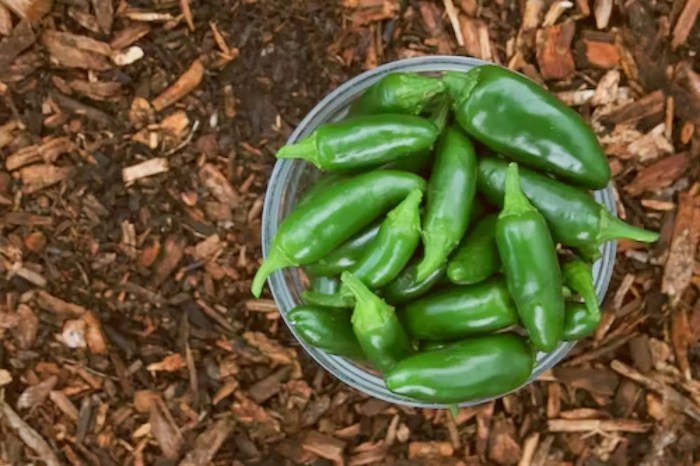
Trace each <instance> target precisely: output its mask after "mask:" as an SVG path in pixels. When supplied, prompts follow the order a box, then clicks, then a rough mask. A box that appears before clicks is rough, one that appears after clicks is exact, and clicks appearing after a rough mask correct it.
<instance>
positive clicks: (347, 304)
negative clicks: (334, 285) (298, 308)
mask: <svg viewBox="0 0 700 466" xmlns="http://www.w3.org/2000/svg"><path fill="white" fill-rule="evenodd" d="M301 300H302V301H304V304H309V305H314V306H322V307H332V308H338V309H351V308H352V307H353V306H354V305H355V300H354V299H352V296H347V295H345V294H343V293H340V291H339V290H338V291H335V292H332V293H323V292H320V291H316V290H304V291H302V292H301Z"/></svg>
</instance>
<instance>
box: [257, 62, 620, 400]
mask: <svg viewBox="0 0 700 466" xmlns="http://www.w3.org/2000/svg"><path fill="white" fill-rule="evenodd" d="M480 65H496V66H500V65H498V64H495V63H492V62H487V61H483V60H479V59H476V58H471V57H464V56H452V55H428V56H421V57H412V58H405V59H400V60H395V61H391V62H388V63H384V64H382V65H380V66H377V67H376V68H374V69H372V70H368V71H365V72H362V73H360V74H359V75H357V76H355V77H353V78H351V79H349V80H347V81H345V82H343V83H341V84H340V85H339V86H338V87H336V88H335V89H334V90H332V91H331V92H330V93H328V94H327V95H326V96H325V97H323V99H321V100H320V101H319V102H318V103H317V104H316V105H315V106H314V107H313V108H312V109H311V110H310V111H309V112H308V113H307V114H306V115H305V117H304V118H303V119H302V120H301V122H299V124H298V125H297V127H296V128H295V129H294V131H293V132H292V133H291V135H290V136H289V138H288V139H287V144H291V143H294V142H296V141H299V140H300V139H302V138H303V137H305V136H307V135H308V134H309V133H311V131H313V130H314V129H315V128H316V127H317V126H318V124H321V123H323V122H325V121H329V119H330V117H332V116H333V113H334V112H335V113H337V112H338V109H339V108H346V107H347V104H348V103H349V102H350V101H351V100H352V99H353V98H354V97H355V96H357V95H359V93H360V92H361V91H363V90H364V89H365V88H367V87H368V86H369V85H371V84H372V83H374V82H375V81H377V80H379V79H380V78H381V77H383V76H384V75H386V74H388V73H391V72H395V71H411V72H419V73H420V72H440V71H446V70H456V71H467V70H468V69H469V68H473V67H475V66H480ZM528 79H529V78H528ZM338 102H343V103H341V104H339V103H338ZM343 105H344V106H343ZM303 163H304V162H300V161H297V160H278V161H277V162H276V163H275V166H274V168H273V170H272V173H271V175H270V178H269V180H268V187H267V190H266V192H265V201H264V204H263V212H262V222H261V233H262V235H261V241H262V253H263V258H267V255H268V252H269V249H270V246H271V244H272V238H273V236H274V233H275V232H276V229H277V227H278V226H279V224H278V222H276V220H277V219H278V213H279V212H280V211H281V208H282V205H283V200H284V199H285V198H288V197H292V198H294V197H295V195H296V190H297V188H298V186H294V185H293V186H291V189H292V191H291V193H290V192H286V190H283V189H282V188H280V185H282V186H283V185H284V184H285V183H283V181H285V180H288V179H289V178H290V176H291V173H292V170H293V169H294V168H295V165H294V164H303ZM298 166H299V165H297V167H298ZM281 181H282V182H281ZM613 189H614V188H613V183H612V181H611V182H610V184H609V185H608V186H607V187H606V188H605V189H603V190H598V191H595V192H594V193H593V195H594V198H595V199H596V201H597V202H599V203H601V204H602V205H604V206H605V207H606V208H607V209H608V210H609V211H610V212H611V213H612V214H613V215H615V216H616V215H617V209H616V205H615V195H614V192H613ZM601 252H602V255H601V258H600V259H599V260H598V261H596V263H595V264H594V266H593V272H594V282H595V286H596V294H597V296H598V300H599V302H602V300H603V298H604V297H605V295H606V293H607V290H608V287H609V284H610V280H611V277H612V273H613V269H614V265H615V252H616V242H615V241H609V242H607V243H605V244H604V245H602V246H601ZM292 269H296V268H292ZM284 274H285V270H278V271H275V272H273V273H272V274H271V275H270V277H269V278H268V281H267V283H268V286H269V287H270V291H271V293H272V296H273V299H274V301H275V304H276V306H277V308H278V311H279V312H280V314H281V316H282V319H283V320H284V322H285V324H286V325H287V328H288V329H289V331H290V332H291V333H292V335H294V337H295V339H296V340H297V342H298V343H299V344H300V345H301V346H302V348H304V350H305V351H306V353H307V354H308V355H309V356H311V357H312V359H314V360H315V362H316V363H317V364H319V365H320V366H321V367H322V368H323V369H324V370H326V371H327V372H328V373H330V374H331V375H332V376H333V377H335V378H336V379H338V380H340V381H341V382H343V383H344V384H346V385H348V386H350V387H352V388H354V389H356V390H358V391H359V392H361V393H363V394H365V395H368V396H372V397H374V398H377V399H380V400H382V401H385V402H387V403H392V404H398V405H403V406H409V407H413V408H428V409H445V408H448V407H449V406H451V405H449V404H444V403H432V402H425V401H421V400H417V399H414V398H410V397H407V396H402V395H398V394H396V393H393V392H391V391H389V389H388V388H387V387H386V385H385V383H384V379H383V378H382V377H379V376H376V375H373V374H371V373H369V372H367V371H366V370H364V369H362V368H360V367H359V366H357V365H356V364H355V363H352V362H350V361H349V360H348V359H346V358H344V357H342V356H336V355H331V354H329V353H328V352H326V351H324V350H321V349H320V348H315V347H313V346H311V345H309V344H308V343H306V342H305V341H304V340H303V339H302V338H301V337H300V336H299V334H298V333H297V331H296V329H295V328H294V326H293V325H292V324H291V322H289V320H288V318H287V313H288V312H289V311H290V310H291V309H292V307H293V306H294V305H298V304H299V303H298V302H297V303H295V302H294V300H293V298H292V296H291V292H290V290H289V287H288V285H287V282H286V280H285V279H284ZM575 345H576V342H562V343H560V344H559V345H558V346H557V348H556V349H555V350H553V351H552V352H550V353H547V355H546V356H544V358H538V361H537V363H536V366H535V367H534V368H533V371H532V373H531V375H530V377H529V378H528V380H527V381H525V382H524V383H523V384H521V385H520V386H518V387H516V388H514V389H513V390H510V391H508V392H506V393H502V394H499V395H495V396H490V397H486V398H483V399H479V400H470V401H465V402H461V403H455V404H456V405H457V406H459V407H468V406H476V405H480V404H483V403H485V402H488V401H491V400H496V399H499V398H503V397H505V396H507V395H509V394H511V393H513V392H516V391H518V390H520V389H521V388H523V387H525V386H527V385H529V384H530V383H532V382H534V381H535V380H536V379H537V378H539V377H540V375H542V373H544V372H545V371H547V370H549V369H552V368H553V367H555V366H556V365H557V364H559V363H560V362H561V361H562V360H563V359H564V358H565V357H566V356H567V355H568V354H569V352H570V351H571V350H572V349H573V347H574V346H575Z"/></svg>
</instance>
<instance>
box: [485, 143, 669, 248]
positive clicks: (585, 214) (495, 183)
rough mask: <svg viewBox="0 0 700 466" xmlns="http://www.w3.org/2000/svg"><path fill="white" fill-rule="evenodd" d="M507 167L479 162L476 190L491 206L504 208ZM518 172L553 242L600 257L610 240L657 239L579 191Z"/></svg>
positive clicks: (496, 162)
mask: <svg viewBox="0 0 700 466" xmlns="http://www.w3.org/2000/svg"><path fill="white" fill-rule="evenodd" d="M507 166H508V165H507V163H506V162H504V161H502V160H498V159H495V158H491V157H481V158H480V159H479V166H478V168H479V177H478V189H479V191H480V192H481V193H482V194H483V195H484V196H485V197H486V199H487V200H488V201H489V202H491V203H492V204H496V205H503V195H504V192H505V178H506V169H507ZM519 171H520V181H521V185H522V190H523V192H524V193H525V195H526V196H527V198H528V199H529V200H530V202H532V204H533V205H534V206H535V207H536V208H537V210H538V211H539V212H540V213H541V214H542V215H543V216H544V217H545V219H546V220H547V223H548V224H549V227H550V229H551V231H552V234H553V235H554V239H555V240H556V241H557V242H560V243H562V244H563V245H565V246H569V247H572V248H576V249H578V250H580V251H582V252H584V253H585V254H586V256H587V258H591V259H593V258H595V257H597V256H599V255H600V252H599V249H600V246H601V245H602V244H603V243H605V242H606V241H609V240H612V239H618V238H627V239H632V240H635V241H643V242H652V241H656V240H657V239H658V237H659V235H658V234H657V233H653V232H650V231H646V230H643V229H641V228H637V227H633V226H632V225H628V224H627V223H625V222H623V221H622V220H620V219H619V218H617V217H614V216H613V215H612V214H610V212H609V211H608V210H607V209H606V208H605V206H604V205H601V204H598V203H597V202H596V201H595V199H593V198H592V197H591V196H590V195H589V194H588V193H586V192H584V191H582V190H580V189H576V188H574V187H572V186H567V185H565V184H564V183H561V182H559V181H556V180H553V179H551V178H549V177H547V176H544V175H540V174H539V173H535V172H534V171H531V170H527V169H525V168H520V170H519Z"/></svg>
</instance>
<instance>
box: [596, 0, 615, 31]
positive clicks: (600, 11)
mask: <svg viewBox="0 0 700 466" xmlns="http://www.w3.org/2000/svg"><path fill="white" fill-rule="evenodd" d="M612 7H613V0H595V3H594V4H593V15H594V16H595V25H596V27H597V28H598V29H605V28H607V27H608V23H609V22H610V15H611V14H612Z"/></svg>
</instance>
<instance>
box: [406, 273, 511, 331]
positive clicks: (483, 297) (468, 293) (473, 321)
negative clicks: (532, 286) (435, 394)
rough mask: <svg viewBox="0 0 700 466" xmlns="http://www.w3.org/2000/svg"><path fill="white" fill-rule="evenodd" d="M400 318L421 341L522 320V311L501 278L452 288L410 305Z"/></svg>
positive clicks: (497, 328)
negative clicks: (519, 317)
mask: <svg viewBox="0 0 700 466" xmlns="http://www.w3.org/2000/svg"><path fill="white" fill-rule="evenodd" d="M399 320H401V322H402V323H403V324H404V328H405V329H406V331H407V332H408V334H409V335H410V336H411V337H413V338H417V339H419V340H434V341H444V340H456V339H459V338H464V337H468V336H473V335H481V334H486V333H490V332H493V331H495V330H501V329H504V328H506V327H510V326H511V325H515V324H517V323H518V311H517V310H516V309H515V305H514V304H513V301H512V300H511V298H510V295H509V294H508V288H507V287H506V284H505V282H504V281H503V280H501V279H493V280H489V281H486V282H484V283H479V284H477V285H472V286H459V287H452V288H449V289H446V290H443V291H438V292H435V293H431V294H429V295H427V296H424V297H422V298H421V299H418V300H416V301H412V302H410V303H408V304H406V305H405V306H404V307H403V309H401V310H400V311H399Z"/></svg>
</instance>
